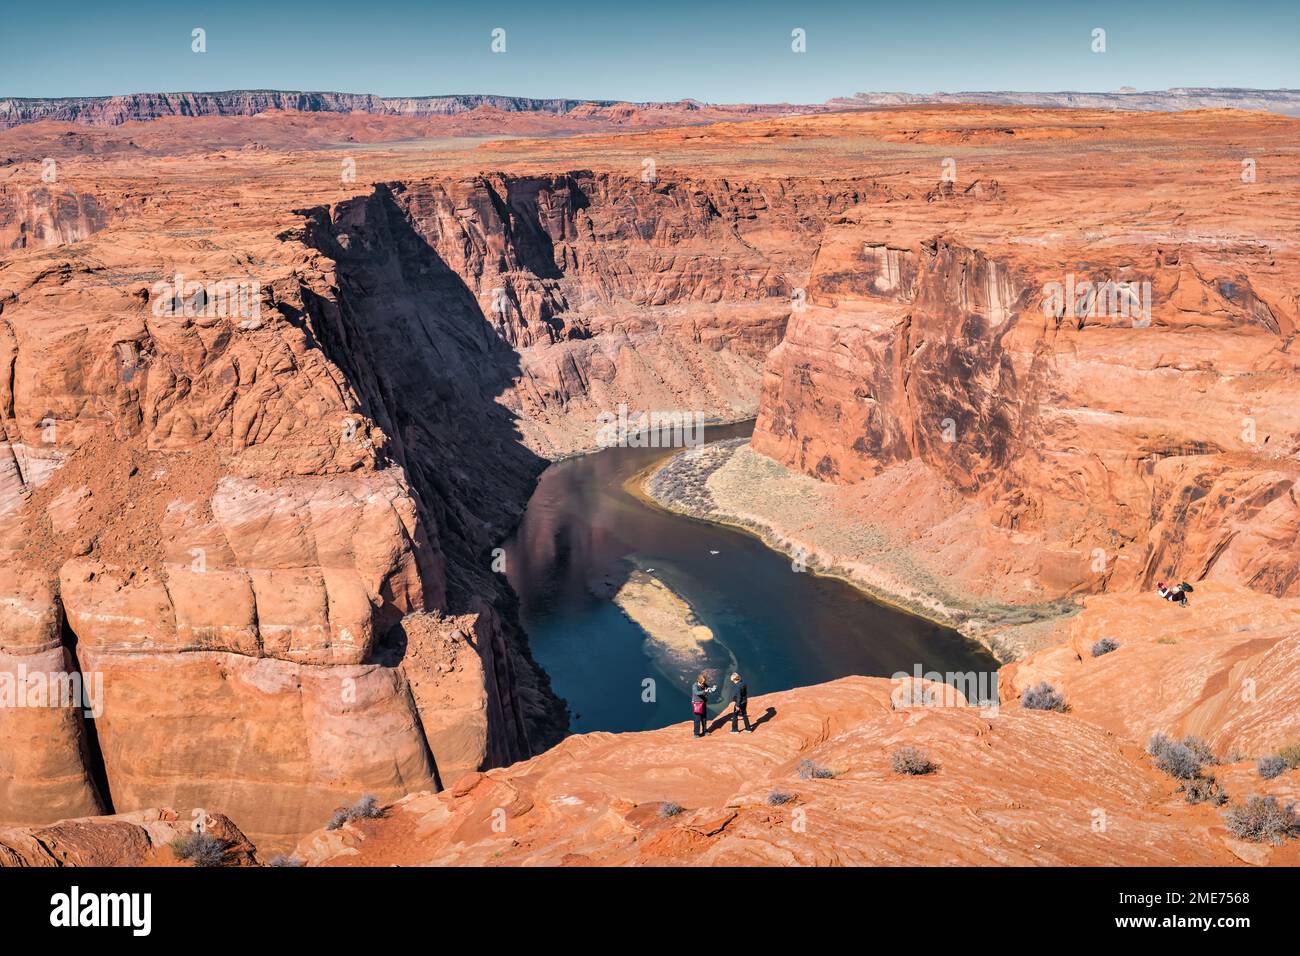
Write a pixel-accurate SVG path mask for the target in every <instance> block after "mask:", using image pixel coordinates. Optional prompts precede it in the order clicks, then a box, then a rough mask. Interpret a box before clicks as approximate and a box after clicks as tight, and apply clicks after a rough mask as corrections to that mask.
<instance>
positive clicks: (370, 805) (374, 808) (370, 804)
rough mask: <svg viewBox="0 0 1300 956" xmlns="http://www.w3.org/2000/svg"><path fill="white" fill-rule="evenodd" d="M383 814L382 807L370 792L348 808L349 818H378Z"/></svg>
mask: <svg viewBox="0 0 1300 956" xmlns="http://www.w3.org/2000/svg"><path fill="white" fill-rule="evenodd" d="M383 815H384V808H383V807H381V806H380V805H379V801H378V800H376V799H375V798H374V797H372V796H370V794H366V795H365V796H364V797H362V798H361V799H360V800H358V801H357V802H356V803H354V804H352V807H351V808H350V809H349V810H348V819H349V820H378V819H379V818H380V817H382V816H383Z"/></svg>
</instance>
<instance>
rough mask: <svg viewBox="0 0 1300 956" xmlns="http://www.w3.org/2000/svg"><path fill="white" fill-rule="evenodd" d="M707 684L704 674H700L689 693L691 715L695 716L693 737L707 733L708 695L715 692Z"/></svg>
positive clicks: (706, 677) (707, 679)
mask: <svg viewBox="0 0 1300 956" xmlns="http://www.w3.org/2000/svg"><path fill="white" fill-rule="evenodd" d="M717 689H718V688H717V687H713V686H711V685H710V684H709V678H708V676H707V675H706V674H701V675H700V676H699V677H698V678H697V679H696V681H695V687H694V689H693V690H692V691H691V713H693V714H694V715H695V736H696V737H703V736H706V735H707V734H708V732H709V695H710V694H711V693H713V692H714V691H715V690H717Z"/></svg>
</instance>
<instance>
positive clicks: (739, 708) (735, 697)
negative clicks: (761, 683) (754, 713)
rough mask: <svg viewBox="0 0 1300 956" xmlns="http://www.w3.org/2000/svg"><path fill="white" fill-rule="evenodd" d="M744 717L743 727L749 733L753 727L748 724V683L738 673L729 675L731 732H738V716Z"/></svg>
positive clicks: (752, 730)
mask: <svg viewBox="0 0 1300 956" xmlns="http://www.w3.org/2000/svg"><path fill="white" fill-rule="evenodd" d="M742 717H743V718H745V729H746V730H748V731H749V732H750V733H753V732H754V728H753V727H751V726H750V725H749V685H748V684H746V683H745V682H744V680H742V679H741V676H740V675H739V674H732V675H731V732H732V733H733V734H738V733H740V727H739V726H738V725H739V723H740V718H742Z"/></svg>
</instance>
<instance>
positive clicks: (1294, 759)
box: [1278, 744, 1300, 770]
mask: <svg viewBox="0 0 1300 956" xmlns="http://www.w3.org/2000/svg"><path fill="white" fill-rule="evenodd" d="M1278 755H1279V756H1280V757H1281V758H1282V759H1283V760H1285V761H1286V765H1287V767H1289V768H1290V769H1292V770H1294V769H1295V768H1296V767H1300V744H1291V745H1289V746H1286V747H1283V748H1282V749H1281V750H1279V751H1278Z"/></svg>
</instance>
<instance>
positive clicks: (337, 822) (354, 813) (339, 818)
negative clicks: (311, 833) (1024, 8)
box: [325, 794, 384, 830]
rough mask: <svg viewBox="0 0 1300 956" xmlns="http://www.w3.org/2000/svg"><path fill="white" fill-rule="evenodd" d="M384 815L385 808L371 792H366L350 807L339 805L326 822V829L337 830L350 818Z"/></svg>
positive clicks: (373, 818)
mask: <svg viewBox="0 0 1300 956" xmlns="http://www.w3.org/2000/svg"><path fill="white" fill-rule="evenodd" d="M383 815H384V808H383V807H381V806H380V805H379V801H378V800H376V799H375V798H374V797H372V796H370V794H366V795H365V796H364V797H362V798H361V799H360V800H358V801H357V802H356V803H354V804H352V806H350V807H339V808H338V809H337V810H335V811H334V813H333V815H332V816H331V817H330V822H329V823H327V824H325V829H326V830H337V829H338V828H339V827H341V826H343V824H345V823H347V822H348V821H349V820H378V819H379V818H380V817H382V816H383Z"/></svg>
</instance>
